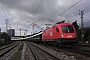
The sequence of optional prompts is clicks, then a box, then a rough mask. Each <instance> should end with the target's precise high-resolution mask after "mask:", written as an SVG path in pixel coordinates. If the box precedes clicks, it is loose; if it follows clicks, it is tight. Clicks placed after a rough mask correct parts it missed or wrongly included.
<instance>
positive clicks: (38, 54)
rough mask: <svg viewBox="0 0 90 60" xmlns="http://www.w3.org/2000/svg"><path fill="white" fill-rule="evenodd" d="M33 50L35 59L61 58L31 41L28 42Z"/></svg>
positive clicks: (53, 59) (56, 59)
mask: <svg viewBox="0 0 90 60" xmlns="http://www.w3.org/2000/svg"><path fill="white" fill-rule="evenodd" d="M26 44H27V45H28V47H29V49H30V51H31V52H32V55H33V57H34V60H59V59H58V58H57V57H55V56H53V55H51V54H50V53H48V52H47V51H45V50H43V49H41V48H39V47H37V46H36V45H33V44H31V43H26Z"/></svg>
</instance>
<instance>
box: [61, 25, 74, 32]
mask: <svg viewBox="0 0 90 60" xmlns="http://www.w3.org/2000/svg"><path fill="white" fill-rule="evenodd" d="M62 31H63V33H73V32H74V29H73V27H72V26H62Z"/></svg>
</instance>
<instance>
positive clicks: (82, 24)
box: [79, 10, 84, 29]
mask: <svg viewBox="0 0 90 60" xmlns="http://www.w3.org/2000/svg"><path fill="white" fill-rule="evenodd" d="M79 12H80V13H79V15H81V17H80V18H81V29H83V28H84V23H83V15H84V13H83V12H84V10H83V11H80V10H79Z"/></svg>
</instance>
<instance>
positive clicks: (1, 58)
mask: <svg viewBox="0 0 90 60" xmlns="http://www.w3.org/2000/svg"><path fill="white" fill-rule="evenodd" d="M18 45H19V43H13V44H10V45H8V46H5V47H3V48H0V60H5V57H6V56H8V54H9V52H11V51H12V50H13V49H14V48H15V47H17V46H18ZM6 58H7V57H6Z"/></svg>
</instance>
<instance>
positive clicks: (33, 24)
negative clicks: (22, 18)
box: [30, 23, 37, 34]
mask: <svg viewBox="0 0 90 60" xmlns="http://www.w3.org/2000/svg"><path fill="white" fill-rule="evenodd" d="M30 25H31V26H32V33H33V34H34V26H37V24H35V23H31V24H30Z"/></svg>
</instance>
